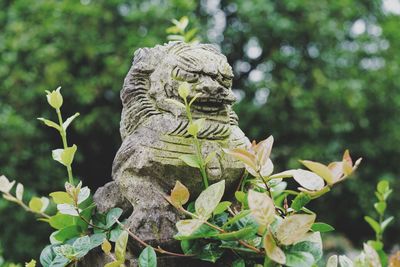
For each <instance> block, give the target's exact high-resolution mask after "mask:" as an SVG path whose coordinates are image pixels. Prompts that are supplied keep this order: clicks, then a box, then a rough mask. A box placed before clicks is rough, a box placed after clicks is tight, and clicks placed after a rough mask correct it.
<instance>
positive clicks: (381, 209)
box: [374, 201, 386, 215]
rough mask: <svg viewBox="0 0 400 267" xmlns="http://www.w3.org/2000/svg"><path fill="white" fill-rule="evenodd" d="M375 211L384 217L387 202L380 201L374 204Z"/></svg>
mask: <svg viewBox="0 0 400 267" xmlns="http://www.w3.org/2000/svg"><path fill="white" fill-rule="evenodd" d="M374 207H375V210H376V211H377V212H378V213H379V215H383V214H384V213H385V210H386V202H383V201H380V202H378V203H375V204H374Z"/></svg>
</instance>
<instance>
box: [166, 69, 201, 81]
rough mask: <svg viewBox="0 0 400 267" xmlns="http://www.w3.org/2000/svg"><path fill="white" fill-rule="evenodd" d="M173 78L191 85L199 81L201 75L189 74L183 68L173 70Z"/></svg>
mask: <svg viewBox="0 0 400 267" xmlns="http://www.w3.org/2000/svg"><path fill="white" fill-rule="evenodd" d="M172 77H173V78H174V79H176V80H178V81H185V82H189V83H195V82H197V81H198V79H199V74H197V73H192V72H188V71H186V70H183V69H181V68H178V67H175V68H174V69H173V70H172Z"/></svg>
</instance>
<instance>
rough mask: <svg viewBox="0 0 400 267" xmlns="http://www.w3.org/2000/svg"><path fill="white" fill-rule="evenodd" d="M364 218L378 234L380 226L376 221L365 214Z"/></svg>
mask: <svg viewBox="0 0 400 267" xmlns="http://www.w3.org/2000/svg"><path fill="white" fill-rule="evenodd" d="M364 220H365V221H366V222H367V223H368V224H369V225H370V226H371V227H372V229H374V231H375V233H378V234H379V233H380V232H381V227H380V225H379V223H378V222H377V221H375V220H374V219H372V218H371V217H369V216H365V217H364Z"/></svg>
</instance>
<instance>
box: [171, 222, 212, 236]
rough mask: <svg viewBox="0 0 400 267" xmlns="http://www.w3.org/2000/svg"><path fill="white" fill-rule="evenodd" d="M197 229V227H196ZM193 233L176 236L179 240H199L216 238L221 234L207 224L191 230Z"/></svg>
mask: <svg viewBox="0 0 400 267" xmlns="http://www.w3.org/2000/svg"><path fill="white" fill-rule="evenodd" d="M195 227H197V226H195ZM191 231H192V232H191V233H190V234H189V235H181V233H180V232H179V233H178V234H177V235H175V236H174V238H175V239H177V240H192V239H199V238H210V237H215V236H216V235H217V234H218V233H219V232H218V231H217V230H215V229H213V228H211V227H210V226H208V225H206V224H201V225H200V226H198V227H197V228H195V229H191Z"/></svg>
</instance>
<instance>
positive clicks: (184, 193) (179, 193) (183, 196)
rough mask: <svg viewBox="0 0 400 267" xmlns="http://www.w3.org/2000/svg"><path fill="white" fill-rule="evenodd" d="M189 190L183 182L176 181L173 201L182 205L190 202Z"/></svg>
mask: <svg viewBox="0 0 400 267" xmlns="http://www.w3.org/2000/svg"><path fill="white" fill-rule="evenodd" d="M189 197H190V193H189V190H188V189H187V188H186V186H184V185H183V184H182V183H181V182H179V181H176V183H175V187H174V188H173V189H172V190H171V201H172V203H173V204H174V205H176V206H178V207H179V206H182V205H184V204H186V202H188V200H189Z"/></svg>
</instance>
